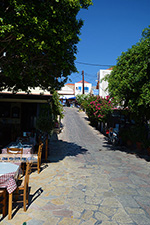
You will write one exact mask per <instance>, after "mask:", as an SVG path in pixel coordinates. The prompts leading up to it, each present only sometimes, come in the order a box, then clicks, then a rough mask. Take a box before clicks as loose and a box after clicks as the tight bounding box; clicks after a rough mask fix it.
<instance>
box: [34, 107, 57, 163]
mask: <svg viewBox="0 0 150 225" xmlns="http://www.w3.org/2000/svg"><path fill="white" fill-rule="evenodd" d="M36 128H37V129H38V130H39V132H40V133H41V136H45V138H44V139H45V160H46V161H47V157H48V135H50V136H51V135H52V131H53V129H54V120H53V115H52V110H51V106H50V105H48V104H47V105H45V104H44V105H43V106H42V107H41V110H40V114H39V116H38V118H37V121H36Z"/></svg>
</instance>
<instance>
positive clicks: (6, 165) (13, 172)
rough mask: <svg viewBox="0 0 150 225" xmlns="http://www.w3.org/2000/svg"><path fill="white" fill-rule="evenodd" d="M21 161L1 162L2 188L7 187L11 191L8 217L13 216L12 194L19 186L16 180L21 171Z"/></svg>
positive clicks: (0, 180)
mask: <svg viewBox="0 0 150 225" xmlns="http://www.w3.org/2000/svg"><path fill="white" fill-rule="evenodd" d="M20 166H21V163H17V164H15V163H10V162H0V188H6V189H7V191H8V193H9V199H8V219H9V220H10V219H11V218H12V195H13V191H14V190H15V189H16V188H17V184H16V180H17V178H18V175H19V173H20Z"/></svg>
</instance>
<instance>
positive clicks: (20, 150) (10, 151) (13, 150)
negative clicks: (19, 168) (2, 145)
mask: <svg viewBox="0 0 150 225" xmlns="http://www.w3.org/2000/svg"><path fill="white" fill-rule="evenodd" d="M7 153H8V154H21V155H22V154H23V148H7Z"/></svg>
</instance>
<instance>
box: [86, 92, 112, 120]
mask: <svg viewBox="0 0 150 225" xmlns="http://www.w3.org/2000/svg"><path fill="white" fill-rule="evenodd" d="M111 111H112V103H111V101H110V99H109V96H107V97H106V98H102V97H100V96H98V97H95V98H94V99H93V100H92V101H90V102H89V104H88V105H87V107H86V112H87V115H88V117H89V119H90V120H91V121H97V122H98V121H99V122H105V121H106V119H107V115H108V114H109V113H110V112H111Z"/></svg>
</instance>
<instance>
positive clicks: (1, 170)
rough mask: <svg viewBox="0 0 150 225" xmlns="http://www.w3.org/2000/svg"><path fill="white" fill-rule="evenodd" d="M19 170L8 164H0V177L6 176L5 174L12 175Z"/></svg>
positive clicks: (14, 165) (16, 166) (15, 166)
mask: <svg viewBox="0 0 150 225" xmlns="http://www.w3.org/2000/svg"><path fill="white" fill-rule="evenodd" d="M18 169H19V166H18V165H16V164H14V163H10V162H0V176H2V175H4V174H6V173H14V172H16V171H17V170H18Z"/></svg>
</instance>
